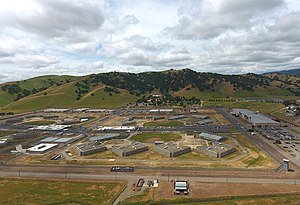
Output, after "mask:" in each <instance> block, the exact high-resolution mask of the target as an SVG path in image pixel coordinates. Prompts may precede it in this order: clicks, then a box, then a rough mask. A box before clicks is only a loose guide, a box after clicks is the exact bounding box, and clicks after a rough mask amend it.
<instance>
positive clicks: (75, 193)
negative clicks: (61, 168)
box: [0, 179, 125, 205]
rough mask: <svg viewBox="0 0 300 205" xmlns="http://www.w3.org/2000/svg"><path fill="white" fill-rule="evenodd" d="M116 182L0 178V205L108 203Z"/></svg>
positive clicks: (118, 187) (119, 185)
mask: <svg viewBox="0 0 300 205" xmlns="http://www.w3.org/2000/svg"><path fill="white" fill-rule="evenodd" d="M124 188H125V184H123V183H120V182H75V181H73V182H70V181H61V180H60V181H52V180H51V181H50V180H28V179H0V204H32V205H34V204H95V205H96V204H105V205H106V204H110V203H111V202H112V201H113V200H114V199H115V198H116V197H117V196H118V194H119V193H120V192H121V191H122V190H123V189H124Z"/></svg>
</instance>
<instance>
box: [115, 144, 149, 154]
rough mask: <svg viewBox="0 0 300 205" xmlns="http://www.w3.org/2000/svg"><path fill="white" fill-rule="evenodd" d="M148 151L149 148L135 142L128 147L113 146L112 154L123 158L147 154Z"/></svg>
mask: <svg viewBox="0 0 300 205" xmlns="http://www.w3.org/2000/svg"><path fill="white" fill-rule="evenodd" d="M147 150H148V146H146V145H144V144H142V143H140V142H136V141H133V142H132V143H131V144H129V145H128V146H113V147H112V152H113V153H115V154H117V155H119V156H121V157H126V156H130V155H134V154H137V153H141V152H145V151H147Z"/></svg>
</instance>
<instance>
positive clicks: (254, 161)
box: [244, 156, 264, 168]
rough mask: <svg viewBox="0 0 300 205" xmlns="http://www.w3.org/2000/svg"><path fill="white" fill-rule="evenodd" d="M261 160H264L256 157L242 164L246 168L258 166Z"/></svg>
mask: <svg viewBox="0 0 300 205" xmlns="http://www.w3.org/2000/svg"><path fill="white" fill-rule="evenodd" d="M263 160H264V158H263V157H262V156H258V157H256V158H252V159H249V160H245V161H244V163H245V164H246V167H247V168H248V167H253V166H255V165H258V164H260V163H261V162H262V161H263Z"/></svg>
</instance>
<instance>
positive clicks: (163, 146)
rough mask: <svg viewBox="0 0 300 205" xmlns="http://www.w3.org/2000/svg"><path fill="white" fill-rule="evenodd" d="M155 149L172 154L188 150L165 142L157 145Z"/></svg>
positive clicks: (185, 147)
mask: <svg viewBox="0 0 300 205" xmlns="http://www.w3.org/2000/svg"><path fill="white" fill-rule="evenodd" d="M156 147H157V148H159V149H161V150H164V151H166V152H169V153H174V152H177V151H180V150H183V149H188V148H189V147H188V146H179V145H177V144H174V143H167V142H166V143H163V144H158V145H156Z"/></svg>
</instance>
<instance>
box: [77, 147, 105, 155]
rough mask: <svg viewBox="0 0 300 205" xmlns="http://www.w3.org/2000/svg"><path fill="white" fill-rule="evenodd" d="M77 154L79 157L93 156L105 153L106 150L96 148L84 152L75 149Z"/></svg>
mask: <svg viewBox="0 0 300 205" xmlns="http://www.w3.org/2000/svg"><path fill="white" fill-rule="evenodd" d="M76 148H77V149H76V150H77V152H78V153H79V155H80V156H86V155H90V154H95V153H97V152H103V151H106V150H107V148H106V147H98V148H95V149H90V150H86V151H84V150H83V151H81V150H80V149H79V148H78V147H76Z"/></svg>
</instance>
